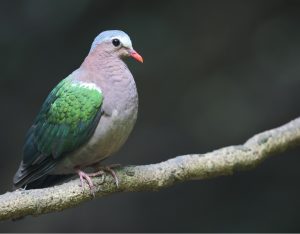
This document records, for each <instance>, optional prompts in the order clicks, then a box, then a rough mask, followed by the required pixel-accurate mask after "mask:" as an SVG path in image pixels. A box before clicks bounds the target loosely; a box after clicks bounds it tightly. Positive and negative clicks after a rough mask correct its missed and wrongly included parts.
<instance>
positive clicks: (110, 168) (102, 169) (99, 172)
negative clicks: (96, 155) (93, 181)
mask: <svg viewBox="0 0 300 234" xmlns="http://www.w3.org/2000/svg"><path fill="white" fill-rule="evenodd" d="M92 166H93V167H94V168H96V170H97V172H95V173H91V174H89V176H98V175H103V174H104V172H108V173H109V174H111V176H112V177H113V178H114V180H115V183H116V186H117V187H119V179H118V177H117V175H116V173H115V171H114V170H113V168H116V167H120V166H121V165H120V164H112V165H110V166H104V167H103V166H101V165H99V164H94V165H92Z"/></svg>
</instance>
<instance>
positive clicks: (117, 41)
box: [112, 39, 121, 47]
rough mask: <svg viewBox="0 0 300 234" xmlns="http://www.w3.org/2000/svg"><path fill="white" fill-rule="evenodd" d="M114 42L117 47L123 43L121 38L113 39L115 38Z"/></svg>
mask: <svg viewBox="0 0 300 234" xmlns="http://www.w3.org/2000/svg"><path fill="white" fill-rule="evenodd" d="M112 43H113V45H114V46H115V47H118V46H119V45H120V44H121V42H120V40H119V39H113V40H112Z"/></svg>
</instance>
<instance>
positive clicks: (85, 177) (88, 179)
mask: <svg viewBox="0 0 300 234" xmlns="http://www.w3.org/2000/svg"><path fill="white" fill-rule="evenodd" d="M76 172H77V174H78V175H79V178H80V182H81V187H82V188H84V186H83V183H84V181H86V182H87V184H88V186H89V188H90V191H91V192H92V194H93V196H94V197H95V193H94V188H95V186H94V184H93V181H92V179H91V177H90V176H89V174H87V173H85V172H83V171H81V170H79V169H76Z"/></svg>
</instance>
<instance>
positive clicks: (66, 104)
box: [13, 30, 143, 189]
mask: <svg viewBox="0 0 300 234" xmlns="http://www.w3.org/2000/svg"><path fill="white" fill-rule="evenodd" d="M127 57H132V58H133V59H135V60H137V61H138V62H141V63H143V58H142V56H141V55H140V54H139V53H138V52H136V51H135V50H134V49H133V47H132V42H131V39H130V37H129V36H128V34H126V33H125V32H124V31H121V30H107V31H103V32H101V33H100V34H99V35H98V36H96V38H95V39H94V41H93V43H92V45H91V48H90V51H89V52H88V54H87V56H86V58H85V59H84V60H83V62H82V63H81V65H80V66H79V68H77V69H76V70H74V71H73V72H72V73H71V74H70V75H68V76H67V77H66V78H65V79H63V80H61V81H60V82H59V83H58V84H57V85H56V86H55V87H54V89H53V90H52V91H51V92H50V93H49V94H48V96H47V97H46V99H45V101H44V103H43V104H42V106H41V108H40V110H39V112H38V114H37V116H36V118H35V119H34V121H33V124H32V125H31V127H30V128H29V130H28V131H27V133H26V136H25V142H24V145H23V151H22V160H21V162H20V165H19V168H18V170H17V172H16V173H15V175H14V178H13V187H14V188H15V189H35V188H44V187H49V186H52V185H55V184H57V182H58V181H60V180H61V179H62V178H65V177H68V176H69V175H73V176H74V175H76V174H78V175H79V178H80V181H81V186H84V184H83V183H87V184H88V186H89V188H90V189H92V188H93V187H94V184H93V182H92V179H91V177H92V176H96V175H99V174H102V173H103V171H104V169H106V170H108V171H109V172H110V173H111V174H112V176H114V178H115V180H116V184H117V185H118V180H117V177H116V175H115V173H114V171H113V168H111V167H109V166H107V167H105V168H103V167H102V169H101V162H102V161H103V160H104V159H106V158H108V157H109V156H111V155H113V154H114V153H116V152H117V151H118V150H119V149H120V148H121V147H122V145H123V144H124V143H125V142H126V140H127V138H128V137H129V135H130V133H131V132H132V130H133V128H134V125H135V123H136V119H137V114H138V92H137V88H136V84H135V80H134V78H133V76H132V74H131V72H130V70H129V68H128V66H127V65H126V63H125V61H124V60H125V58H127ZM88 167H93V168H96V169H97V168H98V169H99V168H100V169H99V170H98V171H96V172H95V173H86V172H84V169H85V168H88Z"/></svg>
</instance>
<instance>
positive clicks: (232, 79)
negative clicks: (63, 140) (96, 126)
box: [0, 0, 300, 232]
mask: <svg viewBox="0 0 300 234" xmlns="http://www.w3.org/2000/svg"><path fill="white" fill-rule="evenodd" d="M299 12H300V2H299V1H288V0H284V1H279V0H263V1H258V0H256V1H253V0H251V1H250V0H247V1H238V0H228V1H222V0H206V1H137V0H136V1H121V0H114V1H109V0H105V1H100V0H98V1H96V0H94V1H93V0H26V1H25V0H24V1H16V0H15V1H11V0H3V1H1V2H0V49H1V53H0V64H1V65H0V67H1V68H0V106H1V115H0V129H1V133H0V140H1V141H0V142H1V145H0V146H1V147H0V155H1V158H2V160H1V163H0V167H1V170H0V176H1V177H0V182H1V183H0V192H1V193H4V192H6V191H7V190H10V188H11V185H12V177H13V175H14V173H15V171H16V170H17V167H18V165H19V162H20V159H21V149H22V145H23V141H24V136H25V133H26V131H27V129H28V128H29V127H30V125H31V123H32V121H33V118H34V117H35V115H36V114H37V112H38V110H39V108H40V106H41V104H42V103H43V101H44V99H45V97H46V96H47V94H48V92H49V91H50V90H51V89H52V88H53V87H54V86H55V85H56V84H57V83H58V82H59V81H60V80H61V79H63V78H65V77H66V76H67V75H68V74H69V73H71V72H72V71H73V70H75V69H76V68H77V67H78V66H80V64H81V62H82V61H83V59H84V57H85V56H86V55H87V53H88V51H89V48H90V45H91V43H92V41H93V39H94V37H95V36H96V35H97V34H98V33H100V32H101V31H103V30H107V29H121V30H124V31H126V32H127V33H128V34H129V35H130V36H131V39H132V41H133V45H134V48H135V49H136V50H137V51H138V52H139V53H140V54H142V55H143V57H144V60H145V62H144V64H138V63H136V62H135V61H131V60H128V65H129V67H130V69H131V71H132V73H133V75H134V77H135V79H136V83H137V86H138V91H139V97H140V109H139V116H138V121H137V124H136V127H135V129H134V131H133V133H132V135H131V136H130V138H129V140H128V141H127V143H126V145H125V146H124V147H123V148H122V150H121V151H120V152H119V153H118V154H116V155H115V156H114V157H111V158H110V159H109V160H107V161H105V162H106V163H122V164H123V165H129V164H149V163H156V162H160V161H163V160H166V159H168V158H171V157H174V156H177V155H181V154H187V153H205V152H208V151H211V150H214V149H217V148H220V147H223V146H227V145H232V144H240V143H243V142H244V141H245V140H246V139H247V138H249V137H251V136H252V135H253V134H256V133H258V132H261V131H264V130H267V129H270V128H273V127H277V126H279V125H281V124H284V123H286V122H288V121H290V120H292V119H294V118H296V117H298V116H299V115H300V105H299V100H300V91H299V87H300V66H299V63H300V27H299V25H300V14H299ZM299 164H300V149H295V150H292V151H289V152H287V153H285V154H281V155H278V156H276V157H272V158H270V159H268V160H267V161H265V162H264V163H263V164H261V165H259V166H258V167H257V168H255V169H253V170H251V171H245V172H238V173H236V174H234V175H232V176H227V177H218V178H215V179H210V180H205V181H192V182H188V183H184V184H179V185H176V186H174V187H172V188H169V189H165V190H163V191H160V192H156V193H154V192H141V193H122V194H115V195H113V196H109V197H105V198H102V199H96V200H93V201H90V202H86V203H84V204H82V205H80V206H78V207H76V208H73V209H68V210H65V211H64V212H61V213H53V214H49V215H43V216H39V217H36V218H33V217H27V218H25V219H23V220H20V221H17V222H12V221H6V222H1V223H0V230H1V231H3V232H12V231H13V232H183V231H186V232H299V231H300V222H299V218H300V215H299V209H300V199H299V197H300V187H299V178H300V170H299Z"/></svg>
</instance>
